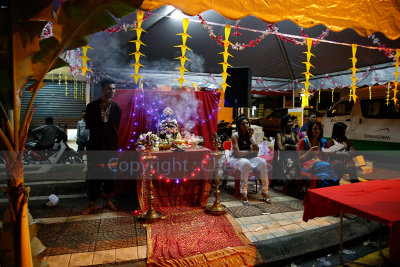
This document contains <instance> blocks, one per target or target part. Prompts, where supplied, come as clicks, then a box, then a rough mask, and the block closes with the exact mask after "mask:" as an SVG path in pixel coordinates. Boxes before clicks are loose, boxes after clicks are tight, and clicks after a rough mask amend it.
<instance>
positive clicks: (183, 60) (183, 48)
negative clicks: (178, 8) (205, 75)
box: [174, 19, 192, 87]
mask: <svg viewBox="0 0 400 267" xmlns="http://www.w3.org/2000/svg"><path fill="white" fill-rule="evenodd" d="M182 26H183V32H182V33H177V34H176V35H181V36H182V45H176V46H174V47H180V48H181V52H182V56H180V57H177V58H175V59H179V60H180V61H181V66H180V67H179V68H176V69H178V70H179V73H180V76H181V77H180V78H179V79H177V80H176V81H179V86H180V87H182V85H183V83H184V82H188V81H186V80H185V79H184V78H183V74H184V73H185V71H188V70H187V69H185V63H186V60H188V61H190V60H189V59H188V58H187V57H186V56H185V54H186V50H192V49H190V48H189V47H187V46H186V40H187V38H188V37H189V38H192V37H191V36H190V35H189V34H187V33H186V31H187V28H188V26H189V20H188V19H183V21H182Z"/></svg>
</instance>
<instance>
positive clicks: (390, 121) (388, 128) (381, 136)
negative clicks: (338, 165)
mask: <svg viewBox="0 0 400 267" xmlns="http://www.w3.org/2000/svg"><path fill="white" fill-rule="evenodd" d="M399 89H400V88H399ZM387 91H388V89H387V86H382V85H378V86H373V87H371V99H370V91H369V87H364V88H359V89H357V91H356V95H357V96H358V98H357V101H356V102H355V103H354V102H353V101H349V96H345V97H342V98H341V99H340V100H339V101H338V102H337V103H335V104H334V105H333V106H332V108H331V109H330V110H329V111H328V113H327V114H326V115H325V116H324V117H323V118H322V121H321V123H322V125H323V128H324V133H323V136H324V137H325V138H330V137H331V136H332V127H333V124H334V123H335V122H343V123H345V124H346V125H347V130H346V136H347V138H349V139H350V140H351V141H352V143H353V145H354V146H355V148H356V149H359V150H388V149H389V150H400V110H399V108H400V105H399V103H397V105H396V106H395V104H394V102H393V100H391V98H392V97H393V91H392V90H391V91H390V101H389V105H386V97H387ZM397 97H398V98H399V99H400V94H398V95H397Z"/></svg>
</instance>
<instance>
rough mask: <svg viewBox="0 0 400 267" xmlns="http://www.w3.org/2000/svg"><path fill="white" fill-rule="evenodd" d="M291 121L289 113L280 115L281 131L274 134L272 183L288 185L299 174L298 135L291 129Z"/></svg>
mask: <svg viewBox="0 0 400 267" xmlns="http://www.w3.org/2000/svg"><path fill="white" fill-rule="evenodd" d="M292 128H293V121H292V117H291V116H290V115H286V116H283V117H282V120H281V131H280V132H278V133H277V134H276V141H275V146H274V153H275V154H278V152H279V155H277V156H275V155H274V167H273V183H274V184H281V185H284V186H288V185H289V183H290V182H291V181H292V180H294V179H296V178H297V176H298V174H299V160H298V155H297V153H296V150H297V145H298V144H299V136H298V135H297V133H296V132H295V131H292Z"/></svg>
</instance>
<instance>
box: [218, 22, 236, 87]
mask: <svg viewBox="0 0 400 267" xmlns="http://www.w3.org/2000/svg"><path fill="white" fill-rule="evenodd" d="M230 34H231V25H226V26H225V40H224V52H221V53H219V54H222V55H223V58H224V62H222V63H219V64H222V73H221V75H222V80H223V83H221V86H222V92H223V93H224V94H225V90H226V87H231V86H230V85H229V84H227V83H226V78H227V77H228V76H229V74H228V72H227V69H228V67H232V66H231V65H229V64H228V57H233V56H232V55H231V54H229V52H228V49H229V45H230V44H231V42H229V35H230Z"/></svg>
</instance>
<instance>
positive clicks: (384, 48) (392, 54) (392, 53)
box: [368, 34, 396, 59]
mask: <svg viewBox="0 0 400 267" xmlns="http://www.w3.org/2000/svg"><path fill="white" fill-rule="evenodd" d="M368 38H369V39H371V40H372V43H373V44H376V45H378V47H379V51H383V52H384V53H385V56H387V57H388V58H390V59H394V58H395V54H396V52H395V51H394V50H392V49H390V48H389V47H387V45H385V44H382V43H381V41H380V40H379V38H377V37H376V36H375V34H371V35H368Z"/></svg>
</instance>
